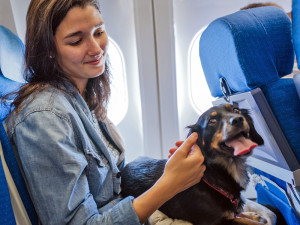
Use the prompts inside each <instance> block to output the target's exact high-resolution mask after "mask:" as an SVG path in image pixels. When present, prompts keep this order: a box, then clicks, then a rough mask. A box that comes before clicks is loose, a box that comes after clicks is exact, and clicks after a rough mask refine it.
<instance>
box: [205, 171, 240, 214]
mask: <svg viewBox="0 0 300 225" xmlns="http://www.w3.org/2000/svg"><path fill="white" fill-rule="evenodd" d="M202 180H203V181H204V182H205V183H206V184H207V185H209V186H210V187H212V188H213V189H215V190H216V191H218V192H219V193H220V194H222V195H223V196H225V197H226V198H228V199H229V200H230V202H231V203H232V204H233V205H234V206H235V211H236V212H237V208H238V205H239V203H240V201H241V199H240V198H235V197H234V195H233V194H231V193H229V192H228V191H225V190H224V189H222V188H220V187H217V186H215V185H214V184H211V183H209V182H208V181H207V180H206V178H205V177H203V178H202Z"/></svg>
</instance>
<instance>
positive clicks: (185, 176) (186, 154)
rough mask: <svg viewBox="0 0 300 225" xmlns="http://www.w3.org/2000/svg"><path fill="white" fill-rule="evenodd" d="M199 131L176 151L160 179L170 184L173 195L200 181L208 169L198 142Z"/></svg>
mask: <svg viewBox="0 0 300 225" xmlns="http://www.w3.org/2000/svg"><path fill="white" fill-rule="evenodd" d="M197 139H198V134H197V133H192V134H191V135H190V136H189V137H188V138H187V139H186V140H185V141H184V142H183V143H182V144H181V145H180V147H178V149H176V151H174V153H173V155H172V156H171V157H170V159H169V160H168V162H167V164H166V166H165V170H164V173H163V175H162V177H161V178H160V181H161V182H162V181H163V182H164V184H165V185H170V193H172V194H173V195H176V194H178V193H179V192H181V191H184V190H186V189H187V188H189V187H191V186H193V185H195V184H196V183H198V182H200V180H201V178H202V177H203V174H204V171H205V169H206V167H205V165H203V162H204V157H203V155H202V152H201V150H200V148H199V146H198V145H197V144H196V141H197Z"/></svg>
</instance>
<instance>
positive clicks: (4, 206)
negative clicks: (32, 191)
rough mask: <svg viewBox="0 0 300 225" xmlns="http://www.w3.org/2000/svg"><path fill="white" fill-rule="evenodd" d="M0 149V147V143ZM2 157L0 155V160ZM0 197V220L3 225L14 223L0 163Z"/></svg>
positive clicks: (13, 224) (12, 224)
mask: <svg viewBox="0 0 300 225" xmlns="http://www.w3.org/2000/svg"><path fill="white" fill-rule="evenodd" d="M0 149H1V143H0ZM1 159H2V157H1V156H0V160H1ZM0 199H1V205H0V221H1V224H3V225H15V224H16V221H15V217H14V213H13V209H12V205H11V201H10V196H9V190H8V185H7V182H6V178H5V174H4V170H3V167H2V164H1V165H0Z"/></svg>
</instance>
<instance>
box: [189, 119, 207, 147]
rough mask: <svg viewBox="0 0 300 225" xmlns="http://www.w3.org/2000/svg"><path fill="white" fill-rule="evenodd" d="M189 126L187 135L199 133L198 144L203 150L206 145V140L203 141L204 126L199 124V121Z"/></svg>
mask: <svg viewBox="0 0 300 225" xmlns="http://www.w3.org/2000/svg"><path fill="white" fill-rule="evenodd" d="M187 128H189V129H190V130H189V133H188V135H187V137H188V136H190V135H191V134H192V133H193V132H196V133H197V134H198V140H197V145H198V146H199V147H200V149H201V150H202V149H203V147H204V142H203V128H202V127H201V126H200V125H199V124H197V123H196V124H194V125H191V126H188V127H187Z"/></svg>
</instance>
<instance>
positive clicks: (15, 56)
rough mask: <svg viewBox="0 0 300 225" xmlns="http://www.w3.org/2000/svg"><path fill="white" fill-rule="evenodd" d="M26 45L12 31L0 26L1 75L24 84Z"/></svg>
mask: <svg viewBox="0 0 300 225" xmlns="http://www.w3.org/2000/svg"><path fill="white" fill-rule="evenodd" d="M24 49H25V48H24V44H23V43H22V41H21V40H20V39H19V38H18V37H17V36H16V35H15V34H14V33H12V32H11V31H10V30H8V29H7V28H5V27H3V26H0V75H3V76H4V77H6V78H8V79H10V80H13V81H17V82H21V83H24V82H25V81H24V78H23V74H24Z"/></svg>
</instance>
